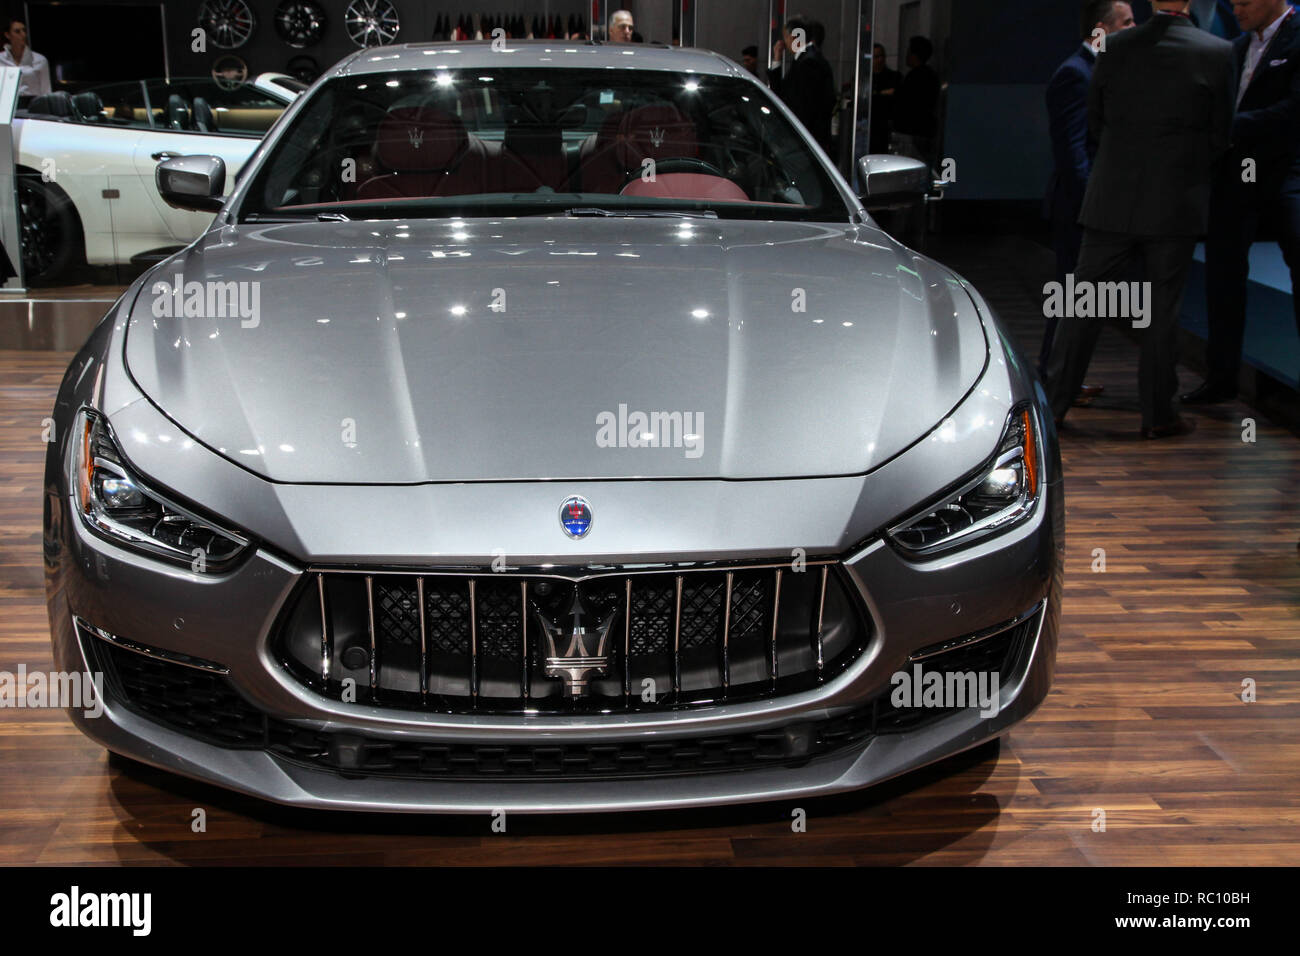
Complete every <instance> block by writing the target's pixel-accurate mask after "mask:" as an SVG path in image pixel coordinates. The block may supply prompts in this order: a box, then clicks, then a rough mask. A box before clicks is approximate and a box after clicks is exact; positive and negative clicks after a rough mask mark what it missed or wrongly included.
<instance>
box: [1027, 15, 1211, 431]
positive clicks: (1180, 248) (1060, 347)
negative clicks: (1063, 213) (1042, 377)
mask: <svg viewBox="0 0 1300 956" xmlns="http://www.w3.org/2000/svg"><path fill="white" fill-rule="evenodd" d="M1189 2H1190V0H1153V3H1152V7H1153V8H1154V10H1155V15H1154V16H1153V17H1152V18H1151V19H1150V20H1148V21H1147V22H1146V23H1144V24H1143V25H1142V26H1140V27H1136V28H1134V29H1132V30H1125V31H1123V32H1121V33H1117V34H1114V35H1112V36H1109V37H1107V40H1106V51H1105V52H1104V53H1102V54H1100V55H1099V56H1098V57H1097V65H1096V67H1095V69H1094V70H1093V75H1092V85H1091V86H1090V87H1089V88H1088V130H1089V132H1090V133H1091V135H1092V136H1093V137H1094V138H1095V139H1096V141H1097V158H1096V160H1095V161H1094V162H1093V165H1092V172H1091V175H1089V177H1088V188H1087V191H1086V192H1085V193H1084V198H1083V213H1082V215H1081V216H1080V222H1082V223H1083V227H1084V233H1083V246H1082V248H1081V249H1080V250H1079V264H1078V270H1077V271H1078V283H1080V284H1082V285H1083V286H1085V287H1089V286H1090V287H1092V288H1097V284H1099V283H1103V282H1110V283H1120V284H1121V285H1124V286H1125V287H1127V288H1132V286H1129V285H1128V283H1129V280H1130V278H1131V276H1132V274H1133V273H1134V272H1137V273H1138V275H1139V276H1140V278H1141V279H1142V280H1144V284H1143V286H1139V287H1138V291H1137V292H1136V295H1138V296H1143V297H1144V298H1145V304H1144V305H1143V306H1139V307H1137V308H1134V306H1133V304H1132V302H1130V305H1129V307H1128V308H1127V309H1124V308H1123V306H1120V307H1119V309H1118V310H1117V311H1121V313H1122V314H1120V315H1112V316H1105V317H1102V316H1078V315H1074V314H1073V313H1072V312H1066V313H1065V316H1064V317H1063V318H1062V319H1061V321H1060V324H1059V325H1058V326H1057V330H1056V336H1055V339H1054V341H1053V343H1052V354H1051V358H1050V360H1049V362H1048V382H1047V397H1048V399H1049V401H1050V402H1051V405H1052V414H1053V416H1054V417H1055V419H1056V421H1057V424H1060V423H1061V422H1062V421H1063V420H1064V418H1065V415H1066V413H1067V412H1068V411H1069V410H1070V405H1071V404H1072V403H1073V401H1074V399H1075V397H1076V396H1078V394H1079V388H1080V386H1082V384H1083V379H1084V376H1085V375H1087V373H1088V363H1089V362H1090V361H1091V359H1092V353H1093V350H1094V348H1095V347H1096V344H1097V337H1098V336H1099V335H1100V334H1101V326H1102V321H1103V319H1104V318H1117V319H1120V320H1122V321H1133V320H1134V319H1137V318H1138V317H1139V316H1140V317H1141V318H1142V319H1143V320H1144V321H1145V327H1142V328H1141V333H1140V334H1141V337H1142V351H1141V358H1140V360H1139V363H1138V394H1139V398H1140V401H1141V406H1142V428H1141V431H1140V435H1141V437H1142V438H1148V439H1149V438H1168V437H1172V436H1175V435H1186V434H1187V433H1188V432H1190V431H1192V430H1193V429H1194V427H1195V423H1194V422H1190V421H1188V420H1186V419H1184V418H1182V417H1180V416H1179V415H1178V412H1177V410H1176V408H1175V405H1174V399H1175V396H1176V395H1177V394H1178V367H1177V359H1178V312H1179V309H1180V308H1181V306H1182V301H1183V289H1184V285H1185V283H1186V280H1187V273H1188V270H1189V269H1190V267H1191V264H1192V254H1193V252H1195V250H1196V242H1197V240H1198V239H1199V237H1201V236H1203V235H1205V232H1206V229H1207V228H1208V226H1209V218H1210V187H1211V184H1212V183H1213V182H1214V179H1215V175H1216V173H1217V171H1218V167H1219V163H1220V162H1221V161H1222V159H1223V157H1224V156H1225V155H1226V154H1227V152H1228V146H1229V142H1230V136H1231V133H1232V115H1233V109H1234V104H1235V103H1236V100H1237V72H1236V65H1235V63H1234V60H1233V55H1232V44H1230V43H1228V42H1227V41H1226V40H1222V39H1220V38H1218V37H1215V36H1211V35H1210V34H1209V33H1206V32H1205V31H1203V30H1200V29H1198V28H1197V26H1196V25H1195V24H1194V23H1192V20H1191V18H1190V17H1189V16H1188V15H1187V8H1188V5H1189ZM1143 288H1145V289H1146V290H1149V292H1143V291H1142V289H1143ZM1111 298H1112V300H1113V301H1115V300H1116V299H1117V297H1114V296H1112V297H1111ZM1135 327H1136V326H1135Z"/></svg>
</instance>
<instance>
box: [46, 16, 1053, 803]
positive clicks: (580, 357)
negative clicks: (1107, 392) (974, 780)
mask: <svg viewBox="0 0 1300 956" xmlns="http://www.w3.org/2000/svg"><path fill="white" fill-rule="evenodd" d="M499 46H500V45H499V44H498V47H499ZM860 174H861V181H862V184H863V189H864V194H865V195H864V197H859V196H855V195H854V194H853V192H852V191H851V189H850V188H849V187H848V185H847V184H846V183H845V181H844V179H843V178H842V177H841V176H840V175H839V173H838V172H837V170H836V169H835V167H834V166H833V165H832V164H831V162H830V161H829V160H828V159H827V157H826V155H825V154H824V153H823V152H821V151H820V150H819V149H818V147H817V146H816V145H815V144H814V143H813V141H812V140H811V138H810V137H809V135H808V133H807V132H806V131H805V130H804V128H803V127H802V126H801V125H800V124H799V123H798V121H797V120H796V119H795V118H794V116H793V114H792V113H791V112H790V111H789V110H788V109H787V108H786V107H785V106H784V105H783V104H782V103H781V102H780V101H779V100H778V99H776V98H775V97H773V96H772V95H771V94H770V93H769V91H768V90H767V89H766V88H765V87H763V86H762V85H760V84H759V83H758V82H757V81H756V80H755V79H754V78H753V77H752V76H751V75H750V74H748V73H746V72H745V71H744V70H743V69H741V68H740V67H739V66H737V65H736V64H734V63H732V62H731V61H729V60H726V59H724V58H722V57H720V56H717V55H715V54H712V53H707V52H703V51H697V50H671V49H666V48H653V47H646V46H636V47H629V46H622V47H609V46H601V45H599V44H571V45H566V44H564V43H563V42H560V43H558V44H557V43H556V42H555V41H542V42H537V43H514V44H512V45H510V46H509V47H506V48H497V49H494V48H493V47H492V46H490V45H488V44H437V43H434V44H411V45H407V46H395V47H384V48H378V49H369V50H364V51H361V52H359V53H357V54H356V55H354V56H352V57H351V58H349V59H347V60H345V61H343V62H342V63H340V64H339V65H337V66H336V67H334V68H333V69H332V70H331V71H329V72H328V73H327V74H326V75H325V76H323V77H322V78H321V79H320V80H319V81H317V82H316V84H315V85H314V86H313V87H312V88H311V89H310V90H309V91H307V92H306V93H304V94H303V95H302V96H301V97H299V98H298V100H297V101H296V102H295V103H294V104H293V105H292V106H290V107H289V109H288V110H287V111H286V112H285V114H284V116H283V117H282V118H281V120H280V121H279V122H278V123H277V125H276V126H275V128H274V129H272V131H271V132H270V134H269V135H268V136H267V137H266V139H265V140H264V141H263V142H262V144H261V145H260V146H259V148H258V149H257V151H256V152H255V153H254V155H253V156H252V157H251V158H250V160H249V162H248V164H247V166H246V167H245V169H244V171H243V173H242V175H241V176H240V178H239V181H238V182H237V183H236V184H235V187H234V189H233V191H231V192H230V195H229V196H228V197H226V198H223V196H224V195H225V192H226V182H225V180H226V170H225V167H224V164H223V163H222V161H221V160H220V159H219V158H216V157H211V156H185V157H179V158H173V159H169V160H166V161H164V162H162V163H161V164H160V165H159V166H158V168H157V173H156V180H157V188H158V190H159V193H160V195H161V196H162V197H163V198H164V199H165V200H166V201H167V202H169V203H171V204H173V205H175V206H177V207H181V208H185V209H190V210H202V211H208V212H213V213H215V218H214V220H213V222H212V224H211V226H210V228H208V229H207V231H206V232H204V234H203V235H202V236H200V237H199V238H198V239H197V240H196V241H195V242H194V243H193V244H191V245H190V246H188V247H187V248H185V249H184V250H183V251H181V252H179V253H177V254H176V255H174V256H172V257H171V258H169V259H166V260H165V261H163V262H161V263H159V264H158V265H157V266H156V267H154V268H153V269H151V270H150V271H149V272H147V273H146V274H145V275H143V276H142V277H141V278H140V279H139V280H138V281H137V282H135V284H134V285H132V286H131V287H130V288H129V289H128V290H127V292H126V293H125V294H124V295H123V296H122V298H121V299H120V300H119V301H118V302H117V303H116V304H115V305H114V306H113V308H112V309H111V310H110V311H109V313H108V315H106V316H105V318H104V320H103V322H102V323H101V324H100V325H99V326H98V328H97V329H96V330H95V332H94V333H93V334H92V335H91V337H90V339H89V341H88V342H87V344H86V346H85V347H84V348H83V349H82V350H81V352H80V353H79V354H78V355H77V357H76V358H75V359H74V361H73V362H72V365H71V367H70V368H69V370H68V372H67V375H66V377H65V379H64V381H63V385H62V387H61V389H60V391H59V395H58V399H57V406H56V409H55V413H54V418H55V432H54V437H55V439H56V440H55V441H53V442H52V443H51V445H50V448H49V455H48V461H47V467H46V476H45V492H44V494H45V540H44V545H45V562H46V577H47V590H48V598H49V615H50V624H51V631H52V637H53V643H54V650H55V655H56V660H57V662H58V666H59V667H60V668H62V669H63V670H66V671H69V672H83V673H90V674H92V675H102V681H103V694H102V703H103V713H102V715H100V716H97V717H91V716H88V714H89V712H88V711H83V710H73V711H70V714H71V716H72V719H73V720H74V721H75V722H76V723H77V724H78V726H79V727H80V728H81V729H82V730H83V731H84V732H85V733H86V734H87V735H88V736H90V737H91V738H93V739H94V740H96V741H98V742H99V743H101V744H103V745H104V746H105V747H107V748H109V749H110V750H112V751H115V752H117V753H120V754H123V755H126V756H128V757H130V758H133V759H135V760H138V761H142V762H144V763H147V764H151V765H153V766H156V767H161V768H164V769H167V770H170V771H174V772H176V773H179V774H184V775H186V776H189V777H194V778H198V779H200V780H204V781H208V782H210V783H214V784H217V785H220V786H223V787H229V788H231V789H234V790H238V791H241V792H243V793H247V794H253V795H256V796H258V797H262V798H265V799H267V800H272V801H278V802H281V803H285V804H292V805H298V806H307V807H325V808H341V809H354V810H381V811H412V812H420V811H443V812H476V813H477V812H484V813H487V812H495V811H520V812H567V811H597V810H632V809H653V808H668V807H687V806H704V805H713V804H723V803H736V802H745V801H757V800H794V799H803V798H807V797H813V796H817V795H822V794H833V793H837V792H842V791H848V790H852V789H855V788H861V787H864V786H867V785H870V784H873V783H876V782H878V781H882V780H885V779H887V778H890V777H894V776H897V775H899V774H902V773H905V772H907V771H909V770H912V769H913V768H917V767H920V766H922V765H924V764H928V763H931V762H933V761H936V760H938V759H940V758H943V757H945V756H948V755H951V754H954V753H957V752H959V751H962V750H965V749H968V748H971V747H974V746H976V745H978V744H981V743H983V742H985V741H988V740H991V739H993V738H995V737H997V736H999V735H1001V734H1004V733H1006V731H1007V730H1008V729H1009V728H1011V727H1012V726H1013V725H1015V724H1016V723H1017V722H1018V721H1020V720H1022V719H1024V718H1025V717H1026V716H1027V715H1028V714H1030V713H1031V712H1032V711H1033V710H1034V708H1035V707H1036V706H1037V705H1038V704H1039V703H1041V702H1042V700H1043V699H1044V697H1045V696H1046V694H1047V692H1048V688H1049V685H1050V683H1051V677H1052V672H1053V666H1054V661H1055V655H1056V642H1057V627H1058V621H1059V616H1060V598H1061V574H1062V555H1063V534H1064V503H1063V497H1062V480H1061V470H1060V460H1059V452H1058V449H1057V443H1056V436H1055V433H1054V430H1053V426H1052V419H1051V415H1050V413H1049V411H1048V408H1047V406H1046V404H1045V401H1044V397H1043V393H1042V389H1041V388H1040V387H1039V385H1038V384H1037V382H1036V380H1035V378H1034V375H1033V372H1032V371H1031V369H1030V367H1029V365H1027V364H1026V363H1025V361H1024V360H1023V358H1022V357H1021V356H1020V354H1019V353H1018V352H1017V351H1016V349H1015V347H1014V346H1013V345H1012V344H1011V343H1010V342H1009V340H1008V337H1007V334H1006V333H1005V331H1004V330H1003V329H1002V327H1001V326H1000V325H999V321H998V319H997V317H996V316H995V315H994V313H993V311H992V309H990V308H989V306H988V304H987V303H986V302H985V301H984V299H983V298H981V296H980V295H979V293H978V292H977V291H976V290H975V289H974V288H972V287H971V286H970V285H969V284H968V283H967V282H966V281H964V280H963V279H962V278H961V277H960V276H957V275H955V274H954V273H953V272H951V271H950V270H948V269H946V268H944V267H943V266H941V265H939V264H938V263H936V262H933V261H931V260H929V259H927V258H925V257H924V256H921V255H919V254H917V253H915V252H912V251H910V250H908V249H907V248H905V247H903V246H902V245H900V244H899V243H898V242H896V241H895V240H894V239H892V238H891V237H890V236H889V235H887V234H886V233H885V232H883V231H882V230H881V229H880V228H879V227H878V226H877V224H876V222H875V221H874V220H873V219H872V218H871V216H870V214H869V213H868V211H867V210H868V208H876V207H878V206H883V205H888V204H890V203H898V202H903V201H907V200H908V199H910V198H914V197H915V196H916V195H917V194H919V193H922V192H924V191H925V190H927V189H929V188H930V187H931V185H932V180H931V177H930V175H929V170H927V169H926V168H925V167H924V166H922V165H920V164H918V163H915V162H912V161H910V160H906V159H902V158H900V157H866V158H864V159H863V161H862V162H861V164H860ZM864 203H865V205H864Z"/></svg>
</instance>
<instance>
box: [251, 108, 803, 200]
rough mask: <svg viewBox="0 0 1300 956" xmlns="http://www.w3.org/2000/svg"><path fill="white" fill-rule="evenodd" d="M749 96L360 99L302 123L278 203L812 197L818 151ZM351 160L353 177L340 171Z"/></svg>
mask: <svg viewBox="0 0 1300 956" xmlns="http://www.w3.org/2000/svg"><path fill="white" fill-rule="evenodd" d="M742 100H744V98H741V97H731V98H721V97H718V98H715V99H713V100H706V99H704V98H702V97H700V96H692V95H682V96H680V97H675V96H673V95H672V93H670V92H665V91H664V90H662V89H653V90H650V89H642V90H610V89H601V88H595V89H588V88H581V87H579V88H569V89H567V90H557V89H551V88H547V87H546V86H545V85H539V86H523V85H521V86H520V87H518V88H509V89H506V88H495V87H490V86H489V85H488V84H486V83H485V84H484V85H483V86H478V87H471V88H468V89H464V90H459V91H458V90H450V89H435V90H429V89H428V86H427V84H426V87H425V89H424V90H422V91H420V92H417V93H414V94H407V95H399V96H396V97H390V98H388V99H387V100H385V99H384V98H382V97H376V98H370V99H367V98H365V97H349V98H348V99H347V101H346V102H344V103H342V104H338V103H336V102H333V101H331V102H330V105H329V106H328V107H322V108H321V109H320V110H319V114H320V115H317V116H315V117H312V116H305V117H302V118H300V122H299V124H298V125H299V129H298V130H297V131H296V134H295V135H293V136H290V137H288V139H289V140H291V141H292V143H293V146H292V147H289V148H287V150H286V151H287V152H289V153H291V154H292V155H293V157H294V161H293V162H292V163H291V164H290V165H291V166H292V169H291V170H290V171H289V172H288V173H287V174H286V171H285V169H284V166H283V165H282V164H276V163H272V164H271V166H273V167H277V168H278V172H277V173H275V174H273V175H272V176H270V177H269V183H270V184H272V187H271V188H270V189H269V191H268V193H267V195H266V202H267V204H268V206H272V207H283V206H295V205H308V204H312V205H314V204H320V203H349V202H374V201H388V200H402V199H415V198H438V197H451V196H473V195H484V194H494V193H539V192H540V193H546V192H553V193H596V194H602V195H615V196H618V195H623V196H637V197H643V198H658V199H685V200H691V201H697V202H732V203H773V204H781V205H805V204H807V200H806V199H805V197H804V195H803V192H802V191H801V189H800V188H799V187H796V186H795V181H796V179H797V180H799V181H800V182H801V183H802V184H804V189H805V190H807V189H808V188H809V187H807V185H806V184H807V183H809V182H816V178H815V177H814V176H811V175H803V176H796V175H794V172H793V171H794V170H796V169H798V170H799V171H800V172H804V173H806V172H807V170H808V167H809V166H810V165H811V163H810V161H809V158H808V157H807V156H806V153H804V154H802V155H801V154H800V151H798V150H796V149H790V150H787V151H786V152H785V153H784V154H782V153H779V151H778V150H777V149H774V148H773V139H772V136H771V130H770V129H768V130H766V131H764V130H760V129H759V128H758V125H757V124H759V123H768V124H769V125H770V126H771V125H776V124H773V123H772V121H771V119H770V118H767V117H770V113H768V114H766V116H765V115H763V114H761V112H760V111H761V110H762V109H763V108H762V107H761V105H758V104H755V103H749V102H748V100H744V101H743V102H742ZM317 102H318V103H322V102H325V101H324V100H318V101H317ZM781 125H784V124H781ZM765 133H766V134H767V135H765ZM791 136H793V133H792V132H791ZM776 141H777V142H779V141H780V137H777V138H776ZM801 162H802V166H801ZM787 165H788V166H790V169H787V168H786V166H787ZM340 168H342V169H345V170H348V169H349V168H350V171H351V172H352V175H344V176H339V175H338V173H337V170H339V169H340ZM643 173H644V175H643ZM651 173H653V175H650V174H651ZM812 191H816V190H815V187H814V188H813V190H812ZM815 198H816V197H814V199H815Z"/></svg>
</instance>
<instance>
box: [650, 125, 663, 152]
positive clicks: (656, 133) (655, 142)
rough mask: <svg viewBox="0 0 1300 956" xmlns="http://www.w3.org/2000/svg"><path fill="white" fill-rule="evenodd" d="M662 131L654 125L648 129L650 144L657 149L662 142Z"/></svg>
mask: <svg viewBox="0 0 1300 956" xmlns="http://www.w3.org/2000/svg"><path fill="white" fill-rule="evenodd" d="M664 135H665V133H664V131H663V130H662V129H660V128H659V127H658V126H656V127H655V128H654V129H652V130H651V131H650V145H651V146H653V147H655V149H658V148H659V147H660V146H662V145H663V144H664Z"/></svg>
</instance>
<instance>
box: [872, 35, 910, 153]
mask: <svg viewBox="0 0 1300 956" xmlns="http://www.w3.org/2000/svg"><path fill="white" fill-rule="evenodd" d="M888 64H889V61H888V59H887V57H886V54H885V47H884V46H883V45H882V44H880V43H877V44H876V45H875V46H874V47H872V49H871V146H870V150H871V152H873V153H887V152H889V137H890V135H891V134H892V133H893V131H894V104H895V102H897V100H898V87H899V86H900V85H901V84H902V82H903V74H902V73H899V72H898V71H897V70H891V69H890V68H889V65H888Z"/></svg>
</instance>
